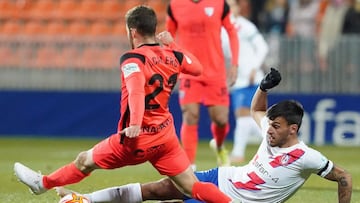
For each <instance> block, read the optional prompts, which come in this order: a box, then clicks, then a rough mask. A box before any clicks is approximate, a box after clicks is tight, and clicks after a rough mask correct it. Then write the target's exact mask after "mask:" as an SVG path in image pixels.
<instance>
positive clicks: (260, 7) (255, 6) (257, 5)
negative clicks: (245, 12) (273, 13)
mask: <svg viewBox="0 0 360 203" xmlns="http://www.w3.org/2000/svg"><path fill="white" fill-rule="evenodd" d="M266 1H267V0H251V1H250V3H251V5H250V8H251V12H250V21H251V22H253V23H254V24H255V26H257V27H261V25H262V24H263V22H262V20H263V17H262V14H263V13H264V6H265V3H266Z"/></svg>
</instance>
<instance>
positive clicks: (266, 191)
mask: <svg viewBox="0 0 360 203" xmlns="http://www.w3.org/2000/svg"><path fill="white" fill-rule="evenodd" d="M280 80H281V75H280V73H279V72H278V71H277V70H276V69H273V68H271V71H270V73H268V74H267V75H266V76H265V77H264V78H263V80H262V81H261V83H260V86H259V88H258V89H257V90H256V93H255V95H254V98H253V100H252V104H251V114H252V116H253V119H254V120H255V122H256V123H257V124H258V125H259V126H260V127H261V133H262V136H263V141H262V142H261V144H260V147H259V149H258V151H257V152H256V154H255V156H254V157H253V158H252V160H251V161H250V162H249V163H248V164H246V165H244V166H241V167H240V166H237V167H236V166H223V167H219V168H213V169H210V170H207V171H196V172H195V174H196V176H197V178H198V179H199V180H200V181H205V182H211V183H213V184H215V185H217V186H218V187H219V189H220V190H221V191H222V192H224V193H225V194H226V195H228V196H229V197H231V199H232V200H233V202H234V203H235V202H241V203H255V202H256V203H259V202H264V203H269V202H285V201H286V200H287V199H289V198H290V197H291V196H292V195H293V194H294V193H295V192H296V191H297V190H298V189H299V188H300V187H301V186H302V185H303V184H304V183H305V181H306V180H307V179H308V178H309V177H310V175H311V174H317V175H318V176H321V177H323V178H325V179H327V180H330V181H336V182H337V185H338V190H337V191H338V202H341V203H349V202H350V201H351V194H352V178H351V175H350V174H349V173H348V172H346V171H345V170H344V169H342V168H341V167H339V166H337V165H336V164H334V163H333V162H332V161H331V160H329V159H327V158H326V157H325V156H324V155H322V154H321V153H320V152H319V151H316V150H315V149H312V148H310V147H308V146H307V145H306V144H305V143H304V142H302V141H301V140H299V139H298V132H299V128H300V126H301V122H302V118H303V115H304V109H303V107H302V106H301V104H300V103H298V102H296V101H293V100H286V101H282V102H279V103H277V104H274V105H272V106H271V107H270V108H268V109H267V102H268V100H267V91H268V90H269V89H272V88H273V87H275V86H277V85H278V84H279V82H280ZM58 192H59V195H60V196H64V195H65V194H67V193H69V192H70V191H67V190H66V189H64V188H58ZM85 196H86V197H87V198H89V199H90V200H91V202H118V203H137V202H142V201H146V200H172V199H180V202H183V201H184V202H186V203H196V202H199V201H197V200H194V199H189V197H186V196H184V195H183V194H182V193H181V192H180V191H179V190H178V189H177V187H176V186H175V183H173V182H172V181H171V180H170V179H169V178H167V179H162V180H160V181H156V182H150V183H144V184H140V183H133V184H128V185H123V186H118V187H112V188H106V189H103V190H98V191H95V192H93V193H90V194H85ZM134 199H136V200H134ZM171 202H174V201H171Z"/></svg>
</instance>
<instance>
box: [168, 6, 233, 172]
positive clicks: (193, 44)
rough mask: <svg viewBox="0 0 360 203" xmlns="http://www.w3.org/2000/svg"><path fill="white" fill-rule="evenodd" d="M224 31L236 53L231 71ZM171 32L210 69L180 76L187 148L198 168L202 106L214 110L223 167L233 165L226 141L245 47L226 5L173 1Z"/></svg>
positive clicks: (212, 115)
mask: <svg viewBox="0 0 360 203" xmlns="http://www.w3.org/2000/svg"><path fill="white" fill-rule="evenodd" d="M221 27H224V28H225V29H226V31H227V33H228V35H229V41H230V46H231V52H232V56H234V57H232V60H231V67H230V68H229V69H228V72H227V70H226V67H225V60H224V55H223V51H222V46H221ZM166 28H167V30H168V31H169V32H170V33H171V34H172V35H173V36H174V37H175V38H176V39H177V40H178V43H179V45H180V46H181V47H183V48H184V49H186V50H188V51H189V52H191V53H192V54H194V55H195V57H197V58H198V59H199V61H200V63H201V64H202V65H203V67H204V71H203V73H202V74H201V75H200V76H190V75H184V74H181V75H180V86H179V102H180V105H181V109H182V112H183V123H182V127H181V133H180V137H181V141H182V145H183V147H184V149H185V151H186V153H187V155H188V157H189V158H190V161H191V162H192V163H193V164H194V165H193V166H195V159H196V151H197V144H198V122H199V112H200V105H201V104H203V105H205V106H206V107H207V108H208V112H209V115H210V118H211V122H212V123H211V132H212V135H213V138H214V140H215V142H214V145H213V146H214V148H215V149H216V152H217V155H218V164H219V165H223V166H224V165H229V158H228V155H227V151H226V149H225V148H224V146H223V142H224V140H225V138H226V136H227V133H228V131H229V124H228V122H229V91H228V88H229V86H230V85H232V84H234V82H235V80H236V77H237V67H238V61H237V60H238V57H237V56H238V52H239V42H238V37H237V31H236V29H235V27H234V25H233V24H232V22H231V20H230V8H229V5H228V4H227V3H226V2H225V0H171V1H170V4H169V6H168V10H167V18H166Z"/></svg>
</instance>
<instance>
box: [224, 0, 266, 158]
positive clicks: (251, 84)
mask: <svg viewBox="0 0 360 203" xmlns="http://www.w3.org/2000/svg"><path fill="white" fill-rule="evenodd" d="M227 2H228V4H229V6H230V9H231V11H232V14H233V18H234V24H235V27H236V29H237V34H238V38H239V42H240V51H239V55H238V57H239V59H238V61H239V67H238V74H237V75H238V77H237V79H236V82H235V84H234V86H233V87H232V89H231V101H232V105H233V109H234V114H235V118H236V127H235V131H234V145H233V149H232V152H231V155H230V161H231V163H232V164H239V163H241V162H243V161H244V157H245V150H246V145H247V142H248V139H249V137H250V136H258V137H261V136H260V129H259V127H258V126H257V125H256V123H255V121H254V119H252V118H251V115H250V105H251V99H252V97H253V95H254V93H255V91H256V89H257V87H258V85H259V83H260V81H261V79H262V78H263V76H264V74H263V71H262V69H261V66H262V65H263V63H264V61H265V58H266V55H267V53H268V51H269V47H268V44H267V42H266V41H265V39H264V37H263V36H262V34H261V33H260V32H259V30H258V29H257V28H256V26H255V25H254V24H253V23H252V22H250V21H249V20H247V19H246V18H244V17H243V16H241V5H240V2H241V0H227ZM221 37H222V42H223V50H224V55H225V59H227V61H229V60H231V51H230V45H229V38H228V35H227V33H226V32H225V31H224V29H223V30H222V32H221Z"/></svg>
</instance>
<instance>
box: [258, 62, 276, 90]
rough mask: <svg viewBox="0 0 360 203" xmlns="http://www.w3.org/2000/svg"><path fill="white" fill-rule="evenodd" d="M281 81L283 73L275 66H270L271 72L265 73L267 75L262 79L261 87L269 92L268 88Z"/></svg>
mask: <svg viewBox="0 0 360 203" xmlns="http://www.w3.org/2000/svg"><path fill="white" fill-rule="evenodd" d="M280 81H281V75H280V72H279V71H278V70H276V69H275V68H270V72H269V73H267V74H266V75H265V77H264V78H263V79H262V80H261V83H260V89H261V90H262V91H263V92H267V90H269V89H271V88H273V87H275V86H276V85H278V84H279V83H280Z"/></svg>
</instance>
